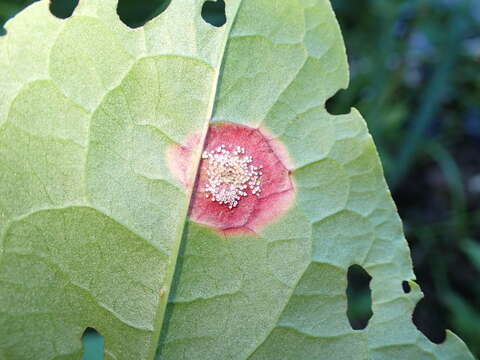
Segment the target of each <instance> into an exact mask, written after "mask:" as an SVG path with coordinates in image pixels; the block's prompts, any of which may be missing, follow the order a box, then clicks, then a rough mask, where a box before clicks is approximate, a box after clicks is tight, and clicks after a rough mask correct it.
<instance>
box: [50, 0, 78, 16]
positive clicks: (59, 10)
mask: <svg viewBox="0 0 480 360" xmlns="http://www.w3.org/2000/svg"><path fill="white" fill-rule="evenodd" d="M78 1H79V0H52V1H51V2H50V12H51V13H52V14H53V15H54V16H56V17H58V18H60V19H67V18H69V17H70V16H72V14H73V12H74V11H75V8H76V7H77V5H78Z"/></svg>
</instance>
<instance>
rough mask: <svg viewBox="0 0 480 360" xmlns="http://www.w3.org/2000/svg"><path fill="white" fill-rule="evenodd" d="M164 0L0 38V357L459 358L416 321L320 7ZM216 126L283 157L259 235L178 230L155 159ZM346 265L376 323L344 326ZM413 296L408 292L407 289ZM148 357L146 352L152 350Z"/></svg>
mask: <svg viewBox="0 0 480 360" xmlns="http://www.w3.org/2000/svg"><path fill="white" fill-rule="evenodd" d="M225 2H226V16H227V23H226V24H225V25H224V26H222V27H220V28H216V27H213V26H211V25H209V24H208V23H206V22H205V21H204V20H203V19H202V17H201V15H200V14H201V8H202V5H203V1H201V0H173V1H172V3H171V5H170V6H169V7H168V9H167V10H166V11H165V12H164V13H163V14H161V15H160V16H158V17H157V18H155V19H153V20H152V21H150V22H149V23H147V24H146V25H145V26H144V27H142V28H138V29H130V28H128V27H126V26H125V25H124V24H123V23H122V22H121V21H120V20H119V19H118V16H117V14H116V2H115V1H114V0H99V1H92V0H82V1H81V2H80V4H79V6H78V8H77V9H76V10H75V13H74V14H73V16H72V17H71V18H69V19H66V20H60V19H57V18H55V17H53V16H52V15H51V14H50V12H49V9H48V5H49V4H48V2H47V1H45V0H44V1H41V2H38V3H35V4H34V5H32V6H30V7H29V8H27V9H26V10H25V11H23V12H22V13H21V14H20V15H18V16H17V17H16V18H15V19H13V20H12V21H10V22H9V23H8V24H7V27H6V28H7V31H8V33H7V35H6V36H5V37H2V38H0V65H1V68H0V83H1V87H0V98H1V100H0V179H1V180H0V359H8V360H17V359H22V360H23V359H35V360H43V359H80V358H81V356H82V347H81V342H80V338H81V335H82V333H83V331H84V330H85V328H87V327H93V328H95V329H97V330H98V331H99V332H100V333H101V334H102V335H103V336H104V337H105V358H106V359H118V360H120V359H153V358H154V357H156V359H189V360H190V359H209V360H210V359H212V360H214V359H239V360H240V359H371V360H376V359H432V360H435V359H459V360H461V359H462V360H463V359H473V357H472V356H471V354H470V353H469V351H468V349H467V348H466V346H465V344H464V343H463V342H462V341H461V340H460V339H459V338H457V337H456V336H455V335H454V334H452V333H450V332H448V333H447V339H446V341H445V342H444V343H443V344H440V345H436V344H432V343H430V342H429V341H428V339H426V337H425V336H424V335H423V334H421V333H420V332H419V331H418V330H417V329H416V328H415V326H414V325H413V323H412V322H411V316H412V312H413V310H414V307H415V305H416V303H417V302H418V301H419V300H420V298H421V296H422V293H421V290H420V288H419V287H418V285H416V283H415V282H414V278H415V276H414V273H413V270H412V264H411V260H410V254H409V249H408V245H407V243H406V241H405V239H404V236H403V231H402V225H401V222H400V219H399V217H398V215H397V211H396V209H395V205H394V204H393V202H392V199H391V196H390V193H389V191H388V188H387V185H386V183H385V180H384V176H383V172H382V168H381V164H380V161H379V158H378V155H377V152H376V150H375V146H374V144H373V141H372V139H371V136H370V135H369V134H368V130H367V128H366V124H365V122H364V120H363V119H362V118H361V116H360V114H359V113H358V112H357V111H356V110H352V111H351V113H350V114H347V115H342V116H332V115H330V114H329V113H328V112H327V111H326V109H325V102H326V100H327V99H328V98H329V97H331V96H332V95H333V94H335V92H336V91H338V90H339V89H340V88H345V87H347V85H348V65H347V59H346V55H345V48H344V45H343V40H342V37H341V34H340V30H339V28H338V25H337V22H336V20H335V16H334V14H333V12H332V9H331V6H330V3H329V1H328V0H284V1H281V2H277V1H271V0H227V1H225ZM211 122H230V123H235V124H240V125H245V126H249V127H252V128H256V129H260V130H262V131H264V132H265V133H268V134H269V136H271V137H272V139H274V140H275V141H278V142H279V143H282V144H283V145H284V147H285V149H286V152H287V153H288V157H289V159H290V162H291V164H289V167H290V170H291V176H292V179H293V182H294V187H295V201H294V203H293V205H292V206H291V207H290V208H289V209H288V211H287V212H286V213H285V214H284V215H283V216H282V217H281V219H279V220H277V221H273V222H271V223H270V224H268V226H266V227H264V228H262V229H261V231H258V232H256V233H254V234H228V233H221V232H218V231H215V230H214V229H211V228H209V227H207V226H205V225H201V224H198V223H196V222H195V221H193V220H192V219H190V218H188V216H187V212H188V208H189V206H190V201H191V196H192V194H191V192H192V186H187V187H185V186H184V185H185V184H182V182H181V181H179V180H178V178H177V177H176V176H175V174H173V173H172V172H171V169H169V166H168V164H167V160H166V155H165V154H166V153H167V152H168V149H169V148H171V147H172V146H185V144H186V143H187V142H188V141H189V138H191V136H192V134H195V136H197V137H198V138H199V141H198V142H196V143H195V144H194V145H193V146H192V148H191V149H190V150H191V152H192V154H193V156H192V161H191V163H189V164H187V166H186V169H184V170H185V173H186V174H187V175H186V176H187V178H188V179H187V180H188V181H187V183H188V184H193V182H194V179H195V176H196V174H197V171H198V168H199V162H200V154H201V151H202V148H203V145H204V142H205V138H206V135H207V131H208V127H209V124H210V123H211ZM352 264H358V265H361V266H362V267H363V268H364V269H366V271H367V272H368V273H369V274H370V275H371V276H372V281H371V289H372V303H373V314H374V315H373V317H372V318H371V319H370V322H369V324H368V327H367V328H366V329H364V330H353V329H352V328H351V327H350V324H349V322H348V319H347V316H346V309H347V299H346V293H345V289H346V286H347V283H346V274H347V271H348V268H349V267H350V266H351V265H352ZM404 280H408V281H409V284H410V286H411V289H412V290H411V292H410V293H408V294H405V293H404V292H403V290H402V281H404ZM159 337H160V341H159V342H158V341H157V340H158V338H159Z"/></svg>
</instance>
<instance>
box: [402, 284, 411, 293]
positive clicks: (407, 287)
mask: <svg viewBox="0 0 480 360" xmlns="http://www.w3.org/2000/svg"><path fill="white" fill-rule="evenodd" d="M402 289H403V292H404V293H405V294H408V293H409V292H410V291H411V290H412V288H411V287H410V284H409V283H408V281H402Z"/></svg>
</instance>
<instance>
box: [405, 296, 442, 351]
mask: <svg viewBox="0 0 480 360" xmlns="http://www.w3.org/2000/svg"><path fill="white" fill-rule="evenodd" d="M424 290H425V289H424ZM425 294H426V297H425V298H423V299H422V300H420V301H419V302H418V304H417V306H416V307H415V310H414V311H413V323H414V324H415V326H416V327H417V329H418V330H420V331H421V332H422V333H423V334H424V335H425V336H426V337H427V338H428V339H429V340H430V341H431V342H433V343H435V344H441V343H443V342H444V341H445V338H446V335H447V334H446V332H445V327H446V323H445V321H444V320H443V318H444V316H439V314H445V309H443V308H442V306H441V305H440V304H439V303H438V302H437V301H435V300H433V299H432V298H431V297H430V296H428V292H427V291H425Z"/></svg>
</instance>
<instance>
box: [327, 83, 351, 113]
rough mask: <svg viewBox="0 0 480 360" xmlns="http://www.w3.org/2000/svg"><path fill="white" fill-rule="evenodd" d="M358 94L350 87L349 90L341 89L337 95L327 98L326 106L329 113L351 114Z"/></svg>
mask: <svg viewBox="0 0 480 360" xmlns="http://www.w3.org/2000/svg"><path fill="white" fill-rule="evenodd" d="M356 100H358V99H356V94H355V93H354V91H353V90H351V89H350V88H349V89H347V90H344V89H342V90H339V91H337V93H336V94H335V95H333V96H332V97H331V98H329V99H328V100H327V102H326V103H325V108H326V109H327V111H328V113H329V114H332V115H345V114H349V113H350V111H351V108H352V104H354V103H355V102H356Z"/></svg>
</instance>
